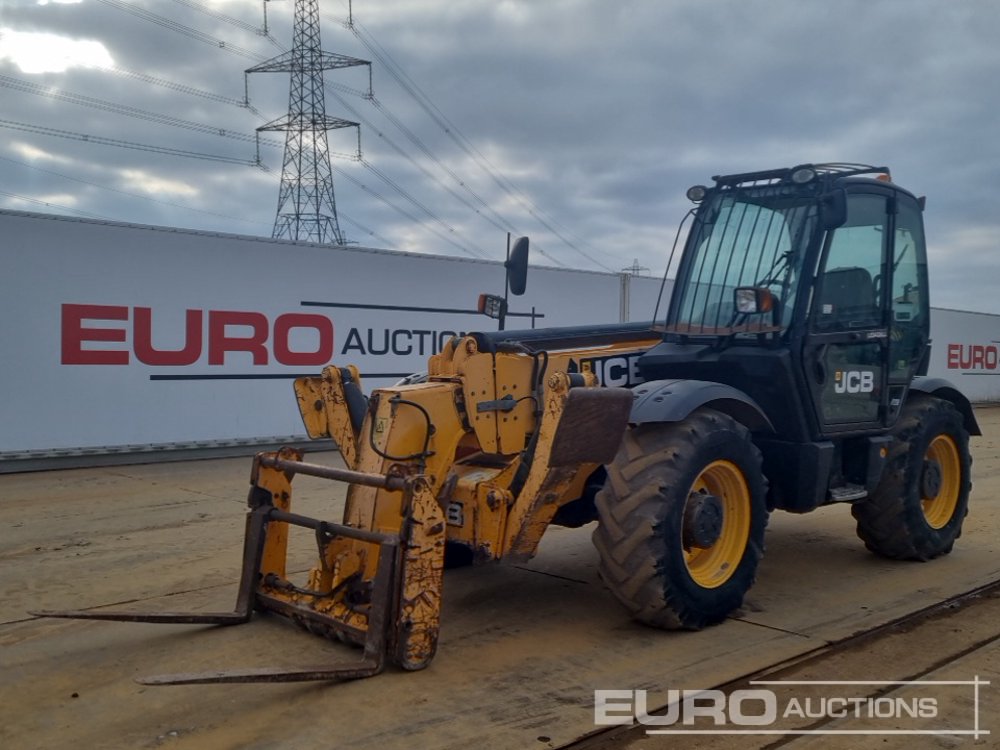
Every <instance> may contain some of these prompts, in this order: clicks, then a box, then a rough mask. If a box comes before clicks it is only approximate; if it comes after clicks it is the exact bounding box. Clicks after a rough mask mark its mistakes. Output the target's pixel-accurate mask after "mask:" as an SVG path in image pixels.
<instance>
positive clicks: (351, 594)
mask: <svg viewBox="0 0 1000 750" xmlns="http://www.w3.org/2000/svg"><path fill="white" fill-rule="evenodd" d="M302 458H303V453H302V451H300V450H298V449H295V448H282V449H281V450H279V451H277V452H274V453H260V454H258V455H257V457H256V458H255V460H254V466H253V473H252V475H251V485H252V486H251V489H250V494H249V497H248V500H247V502H248V505H249V509H248V511H247V518H246V535H245V538H244V546H243V564H242V574H241V579H240V585H239V593H238V595H237V599H236V606H235V608H234V609H233V611H232V612H204V613H195V612H192V613H185V612H129V611H120V610H115V611H101V610H61V611H36V612H32V613H31V614H33V615H36V616H39V617H61V618H71V619H82V620H116V621H122V622H151V623H179V624H192V625H238V624H241V623H245V622H248V621H249V620H250V618H251V615H252V613H253V611H254V610H258V611H272V612H277V613H278V614H281V615H284V616H286V617H288V618H290V619H291V620H293V621H295V622H297V623H298V624H300V625H302V626H303V627H305V628H306V629H308V630H309V631H311V632H314V633H317V634H320V635H324V636H326V637H328V638H331V639H337V640H345V641H347V642H350V643H354V644H356V645H360V646H362V647H363V649H364V653H363V658H362V659H361V660H360V661H359V662H356V663H347V664H342V665H338V664H334V665H322V666H316V667H310V668H300V669H282V668H273V667H265V668H251V669H237V670H226V671H219V672H201V673H197V672H196V673H180V674H168V675H157V676H152V677H144V678H140V679H139V680H138V682H140V683H142V684H144V685H185V684H204V683H237V682H298V681H309V680H353V679H360V678H364V677H371V676H373V675H376V674H378V673H379V672H381V671H382V670H383V669H384V668H385V665H386V663H387V662H391V663H393V664H396V665H398V666H400V667H402V668H403V669H406V670H416V669H421V668H423V667H425V666H426V665H427V663H428V662H430V660H431V659H432V658H433V656H434V652H435V650H436V647H437V639H438V631H439V619H440V611H441V606H440V605H441V583H442V573H443V570H444V544H445V519H444V514H443V511H442V510H441V507H440V505H439V504H438V502H437V501H436V500H435V498H434V497H433V495H432V494H431V492H430V485H429V483H428V482H427V480H426V478H425V477H423V476H422V475H409V476H406V475H403V474H402V473H391V472H390V473H389V474H387V475H381V474H371V473H364V472H358V471H350V470H345V469H338V468H333V467H326V466H320V465H317V464H311V463H305V462H303V461H302ZM296 474H308V475H311V476H316V477H322V478H326V479H332V480H337V481H343V482H350V483H352V484H356V485H367V486H371V487H377V488H382V489H386V490H397V491H399V492H401V494H402V498H403V500H402V503H401V506H400V507H401V509H402V512H401V514H400V519H399V521H400V523H399V528H398V530H397V531H396V532H394V533H383V532H379V531H370V530H365V529H358V528H354V527H351V526H345V525H342V524H337V523H330V522H327V521H320V520H317V519H314V518H308V517H306V516H302V515H298V514H296V513H292V512H291V483H292V479H293V477H294V476H295V475H296ZM289 525H291V526H298V527H303V528H308V529H312V530H313V531H315V533H316V544H317V548H318V551H319V560H320V564H319V565H318V566H317V567H316V568H314V569H313V571H312V572H311V574H310V578H309V585H308V586H307V587H299V586H296V585H295V584H293V583H292V582H291V581H289V580H287V579H286V577H285V575H286V573H285V566H286V553H287V543H288V527H289Z"/></svg>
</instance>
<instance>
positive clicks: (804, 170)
mask: <svg viewBox="0 0 1000 750" xmlns="http://www.w3.org/2000/svg"><path fill="white" fill-rule="evenodd" d="M815 179H816V170H815V169H813V168H812V167H800V168H799V169H796V170H795V171H794V172H792V182H794V183H795V184H796V185H805V184H806V183H807V182H812V181H813V180H815Z"/></svg>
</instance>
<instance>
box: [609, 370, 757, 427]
mask: <svg viewBox="0 0 1000 750" xmlns="http://www.w3.org/2000/svg"><path fill="white" fill-rule="evenodd" d="M632 393H633V394H634V398H635V401H634V402H633V404H632V414H631V416H630V417H629V422H631V423H632V424H644V423H647V422H679V421H680V420H682V419H685V418H686V417H687V416H688V415H689V414H690V413H691V412H693V411H694V410H695V409H697V408H698V407H700V406H709V407H711V408H712V409H715V410H716V411H721V412H723V413H724V414H728V415H729V416H731V417H732V418H733V419H735V420H736V421H737V422H740V423H742V424H744V425H746V427H747V428H748V429H750V430H752V431H768V432H774V426H773V425H772V424H771V420H769V419H768V418H767V415H766V414H765V413H764V410H763V409H761V408H760V406H759V405H758V404H757V402H756V401H754V400H753V399H752V398H750V397H749V396H748V395H747V394H745V393H744V392H743V391H741V390H738V389H736V388H733V387H732V386H729V385H724V384H722V383H713V382H711V381H707V380H650V381H647V382H645V383H642V384H641V385H637V386H636V387H635V388H633V389H632Z"/></svg>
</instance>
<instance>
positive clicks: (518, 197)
mask: <svg viewBox="0 0 1000 750" xmlns="http://www.w3.org/2000/svg"><path fill="white" fill-rule="evenodd" d="M344 25H345V26H346V27H347V28H348V29H349V30H350V31H351V32H352V33H353V34H354V35H355V36H356V37H357V38H358V40H359V41H360V42H361V43H362V44H363V45H364V46H365V48H366V49H368V51H369V53H370V54H371V55H372V57H373V58H375V59H376V60H378V61H379V62H380V63H382V65H383V66H384V67H385V68H386V70H387V71H388V72H389V74H390V75H391V76H392V77H393V78H394V79H395V80H396V81H397V82H398V83H399V85H400V86H401V87H402V88H403V90H404V91H406V92H407V93H408V94H409V95H410V96H411V97H412V98H413V100H414V101H415V102H416V103H417V104H418V106H420V108H421V109H423V110H424V112H425V113H426V114H427V115H428V116H429V117H430V118H431V120H432V121H433V122H434V123H435V124H437V125H438V127H440V128H441V129H442V130H443V131H444V132H445V134H446V135H448V136H449V138H451V140H452V141H453V142H454V143H455V144H456V145H457V146H458V147H459V148H460V149H461V150H462V151H463V152H465V153H466V155H468V156H469V157H470V158H471V159H472V160H473V161H474V162H475V163H476V164H477V165H478V166H479V167H480V169H482V170H483V171H484V172H486V174H487V175H489V176H490V177H491V178H492V179H493V181H494V182H495V183H496V184H497V186H498V187H500V189H501V190H503V191H504V192H505V193H507V195H509V196H510V197H511V198H513V199H514V200H515V201H517V202H518V203H519V204H520V205H521V206H523V207H524V208H525V210H527V211H528V213H529V214H530V215H531V216H532V217H533V218H535V219H536V220H537V221H538V222H539V223H540V224H541V225H542V226H543V227H545V228H546V229H548V230H549V231H550V232H551V233H552V234H554V235H555V236H556V237H558V238H559V239H560V240H562V241H563V242H564V243H565V244H566V245H567V246H568V247H570V248H572V249H573V250H575V251H576V252H577V253H579V254H580V255H582V256H583V257H585V258H586V259H587V260H589V261H590V262H591V263H594V264H595V265H597V266H600V267H601V268H603V269H605V270H607V271H613V269H612V268H610V267H609V266H606V265H605V264H603V263H601V262H600V261H599V260H597V259H596V258H594V257H592V256H591V255H589V254H588V253H586V252H585V251H584V250H582V249H581V248H579V247H578V246H577V245H576V244H575V243H574V242H572V241H571V240H570V239H569V238H567V237H566V236H565V234H563V232H561V231H559V229H557V228H556V227H555V226H554V224H555V223H557V222H556V221H555V220H554V219H552V220H550V219H548V218H546V216H545V215H544V212H542V210H541V209H539V208H538V207H537V206H535V205H534V204H533V203H531V201H530V200H529V199H528V197H527V196H525V195H524V193H523V192H522V191H520V190H518V189H517V187H516V186H514V185H513V183H511V182H510V180H508V179H507V178H505V177H503V176H502V175H500V174H499V172H498V171H497V170H496V167H494V166H493V165H492V164H491V163H490V162H489V160H488V159H487V158H486V157H485V156H484V155H483V154H482V153H481V152H480V151H479V150H478V149H477V148H476V147H475V145H474V144H473V143H472V142H471V141H470V140H469V139H468V138H467V137H466V136H465V135H464V134H463V133H462V132H461V131H460V130H459V129H458V127H457V126H456V125H455V124H454V123H452V122H451V121H450V120H449V119H448V118H447V117H446V116H445V115H444V113H443V112H441V110H440V109H439V108H438V107H437V106H436V105H435V104H434V103H433V101H431V99H430V98H429V97H428V96H427V95H426V94H425V93H424V92H423V91H422V90H421V89H420V88H419V86H417V84H416V83H415V82H414V81H413V79H411V78H410V77H409V76H408V75H407V74H406V72H405V71H404V70H403V69H402V68H401V67H400V66H399V65H398V64H397V63H396V62H395V60H393V59H392V57H391V56H390V55H389V53H388V52H387V51H386V50H385V49H384V48H383V47H382V46H381V45H380V44H379V43H378V42H377V41H376V40H375V39H374V37H372V36H371V33H370V32H369V31H367V29H365V27H364V26H363V25H362V24H360V23H358V22H357V21H355V20H353V18H352V19H351V20H349V21H348V22H347V23H346V24H344ZM366 37H368V38H367V39H366ZM369 39H370V41H369ZM546 257H549V256H546Z"/></svg>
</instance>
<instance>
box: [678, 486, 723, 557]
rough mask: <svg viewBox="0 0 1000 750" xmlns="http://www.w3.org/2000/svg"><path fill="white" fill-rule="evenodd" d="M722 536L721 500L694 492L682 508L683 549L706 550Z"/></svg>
mask: <svg viewBox="0 0 1000 750" xmlns="http://www.w3.org/2000/svg"><path fill="white" fill-rule="evenodd" d="M721 535H722V500H720V499H719V498H718V497H716V496H715V495H709V494H707V493H702V492H695V493H692V494H691V496H690V497H688V501H687V504H686V505H685V506H684V547H685V549H690V548H692V547H700V548H701V549H708V548H709V547H711V546H712V545H713V544H715V543H716V542H717V541H719V537H720V536H721Z"/></svg>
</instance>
